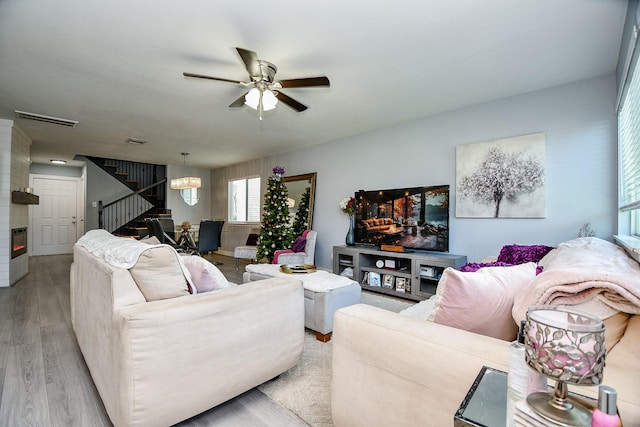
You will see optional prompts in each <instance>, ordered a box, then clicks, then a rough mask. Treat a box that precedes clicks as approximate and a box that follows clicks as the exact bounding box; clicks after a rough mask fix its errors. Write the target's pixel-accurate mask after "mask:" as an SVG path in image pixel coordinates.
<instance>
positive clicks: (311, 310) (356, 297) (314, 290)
mask: <svg viewBox="0 0 640 427" xmlns="http://www.w3.org/2000/svg"><path fill="white" fill-rule="evenodd" d="M278 276H281V277H291V276H292V275H291V274H286V273H282V272H281V271H280V266H279V265H276V264H250V265H247V266H246V267H245V272H244V274H243V275H242V280H243V282H244V283H247V282H253V281H256V280H263V279H268V278H270V277H278ZM295 277H296V279H299V280H300V281H302V285H303V286H304V326H305V327H306V328H309V329H311V330H312V331H315V333H316V339H318V340H319V341H322V342H327V341H329V340H330V339H331V332H333V315H334V313H335V312H336V310H338V309H339V308H342V307H347V306H349V305H353V304H358V303H359V302H360V291H361V287H360V285H359V284H358V282H355V281H353V280H351V279H349V278H348V277H343V276H338V275H337V274H333V273H329V272H328V271H322V270H318V271H316V272H315V273H300V274H295Z"/></svg>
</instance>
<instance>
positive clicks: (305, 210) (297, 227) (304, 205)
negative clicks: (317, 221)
mask: <svg viewBox="0 0 640 427" xmlns="http://www.w3.org/2000/svg"><path fill="white" fill-rule="evenodd" d="M309 197H311V188H310V187H307V189H306V190H305V191H304V194H302V198H301V199H300V203H299V204H298V212H296V217H295V219H294V220H293V236H294V237H297V236H300V235H301V234H302V233H303V232H304V231H305V230H306V229H307V228H308V227H309Z"/></svg>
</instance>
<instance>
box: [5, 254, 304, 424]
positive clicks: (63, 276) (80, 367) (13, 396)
mask: <svg viewBox="0 0 640 427" xmlns="http://www.w3.org/2000/svg"><path fill="white" fill-rule="evenodd" d="M207 258H209V259H210V260H215V261H219V262H222V265H218V268H220V270H221V271H222V272H223V273H224V274H225V276H226V277H227V279H228V280H229V281H232V282H234V283H242V271H244V266H245V265H246V264H247V262H246V261H241V264H240V268H239V270H238V271H236V269H235V260H234V259H233V258H230V257H225V256H222V255H215V254H214V255H211V256H208V257H207ZM72 260H73V257H72V255H50V256H39V257H31V258H30V259H29V271H30V273H29V274H28V275H27V276H26V277H25V278H23V279H22V280H20V281H19V282H18V283H16V284H15V285H14V286H12V287H10V288H0V426H3V427H4V426H18V425H20V426H22V425H24V426H55V427H57V426H65V427H66V426H82V427H84V426H92V427H93V426H111V425H112V424H111V422H110V421H109V417H108V416H107V414H106V412H105V409H104V406H103V405H102V401H101V400H100V396H99V395H98V392H97V390H96V388H95V386H94V384H93V381H92V380H91V376H90V375H89V371H88V369H87V366H86V364H85V363H84V359H83V358H82V354H81V352H80V349H79V347H78V344H77V342H76V338H75V335H74V333H73V329H72V327H71V316H70V307H69V268H70V266H71V262H72ZM306 425H307V424H306V423H304V422H303V421H302V420H300V419H299V418H298V417H296V416H295V415H294V414H293V413H291V412H290V411H288V410H287V409H285V408H283V407H281V406H280V405H279V404H277V403H276V402H274V401H273V400H271V399H270V398H269V397H267V396H266V395H264V394H263V393H262V392H260V391H258V390H257V389H252V390H249V391H248V392H246V393H245V394H243V395H241V396H238V397H237V398H235V399H232V400H230V401H228V402H226V403H224V404H222V405H219V406H217V407H215V408H213V409H211V410H209V411H207V412H204V413H202V414H200V415H198V416H196V417H193V418H190V419H188V420H186V421H184V422H182V423H180V424H179V426H181V427H183V426H234V427H235V426H240V427H242V426H247V427H253V426H261V427H264V426H267V427H268V426H274V427H276V426H277V427H281V426H291V427H293V426H306Z"/></svg>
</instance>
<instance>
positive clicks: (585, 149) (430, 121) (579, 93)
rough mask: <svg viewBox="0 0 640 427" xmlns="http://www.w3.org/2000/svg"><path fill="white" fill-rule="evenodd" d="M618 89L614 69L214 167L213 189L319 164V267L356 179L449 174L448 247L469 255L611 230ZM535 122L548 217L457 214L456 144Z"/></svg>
mask: <svg viewBox="0 0 640 427" xmlns="http://www.w3.org/2000/svg"><path fill="white" fill-rule="evenodd" d="M615 93H616V84H615V77H614V76H613V75H609V76H605V77H600V78H595V79H590V80H586V81H581V82H576V83H572V84H568V85H564V86H560V87H556V88H551V89H545V90H541V91H537V92H533V93H529V94H524V95H519V96H514V97H510V98H506V99H503V100H499V101H494V102H490V103H485V104H481V105H477V106H472V107H468V108H464V109H460V110H456V111H452V112H447V113H443V114H439V115H435V116H431V117H427V118H424V119H421V120H416V121H412V122H409V123H406V124H403V125H399V126H394V127H388V128H385V129H381V130H378V131H375V132H371V133H367V134H361V135H356V136H353V137H349V138H345V139H342V140H339V141H334V142H331V143H326V144H322V145H318V146H315V147H311V148H308V149H303V150H298V151H294V152H290V153H286V154H282V155H277V156H273V157H271V158H267V159H263V160H262V162H256V161H254V162H249V163H247V166H248V167H244V168H243V167H239V166H234V167H231V168H224V169H219V170H215V171H214V172H213V174H212V175H213V181H214V183H213V185H214V187H213V189H212V196H213V198H216V197H218V196H219V195H220V194H223V193H224V194H226V188H223V185H224V186H226V180H227V179H231V178H234V177H236V176H233V175H234V174H233V173H230V171H238V173H240V174H243V175H247V174H249V173H250V170H251V169H253V170H254V173H255V172H258V173H261V174H262V177H263V180H265V181H266V177H267V176H268V172H267V174H265V171H269V170H270V169H271V167H273V166H274V165H283V166H284V167H285V168H286V171H287V175H295V174H299V173H307V172H317V173H318V175H317V185H316V199H315V209H314V216H313V218H314V219H313V229H315V230H316V231H318V246H317V251H316V254H317V255H316V263H317V264H318V266H319V267H321V268H326V269H330V268H331V265H332V262H331V251H332V247H333V246H334V245H341V244H344V237H345V234H346V232H347V227H348V219H347V216H346V215H344V214H343V213H342V212H341V211H340V210H339V208H338V202H339V201H340V199H342V198H343V197H346V196H349V195H352V194H353V193H354V192H355V191H357V190H358V189H365V190H375V189H385V188H397V187H405V186H413V187H415V186H423V185H438V184H449V185H450V186H451V209H450V211H451V214H450V230H451V234H450V244H449V249H450V252H451V253H456V254H463V255H467V256H468V258H469V260H470V261H479V260H480V259H481V258H482V257H484V256H486V255H492V254H493V255H497V253H498V252H499V250H500V248H501V247H502V246H503V245H505V244H510V243H520V244H548V245H555V244H557V243H559V242H561V241H563V240H567V239H570V238H573V237H576V236H577V233H578V229H579V228H580V227H581V226H582V225H583V224H584V223H586V222H591V224H592V227H593V228H594V229H595V230H596V231H597V234H598V236H599V237H603V238H611V235H612V234H614V232H615V230H616V215H617V213H616V200H617V197H616V191H617V190H616V188H617V186H616V182H617V178H616V171H617V166H616V165H617V162H616V156H617V154H616V153H617V146H616V141H617V134H616V133H617V127H616V118H615V115H614V103H615ZM309 114H312V112H310V113H309ZM344 119H345V120H348V117H346V118H344ZM267 125H268V123H267ZM327 125H330V124H327ZM535 132H545V133H546V142H547V167H546V174H547V175H546V188H547V194H546V196H547V200H546V205H547V214H546V218H543V219H470V218H456V217H455V147H456V146H458V145H462V144H470V143H476V142H483V141H488V140H494V139H499V138H507V137H511V136H518V135H524V134H529V133H535ZM222 181H224V182H222ZM218 192H220V193H218ZM225 197H226V196H225ZM219 199H222V200H224V199H223V198H222V197H219ZM213 209H214V211H215V209H216V207H213ZM224 209H226V207H225V208H224ZM216 214H217V215H219V214H220V212H216ZM222 214H223V215H224V211H222Z"/></svg>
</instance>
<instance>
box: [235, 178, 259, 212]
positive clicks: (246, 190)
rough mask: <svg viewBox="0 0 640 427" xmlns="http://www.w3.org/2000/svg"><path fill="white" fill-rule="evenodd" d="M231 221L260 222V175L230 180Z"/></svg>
mask: <svg viewBox="0 0 640 427" xmlns="http://www.w3.org/2000/svg"><path fill="white" fill-rule="evenodd" d="M228 194H229V200H228V203H227V206H229V212H228V216H229V222H260V207H261V206H262V204H261V203H260V177H255V178H244V179H236V180H233V181H229V191H228Z"/></svg>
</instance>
